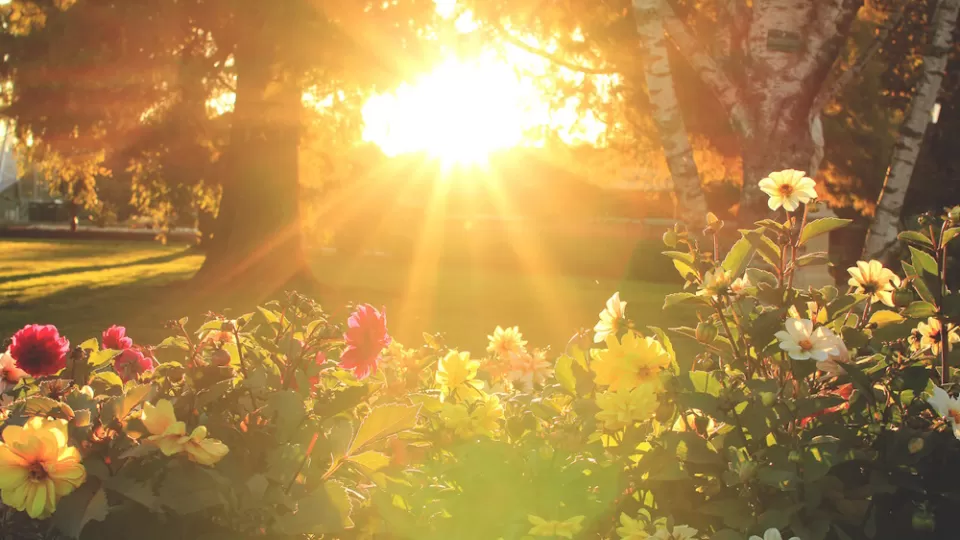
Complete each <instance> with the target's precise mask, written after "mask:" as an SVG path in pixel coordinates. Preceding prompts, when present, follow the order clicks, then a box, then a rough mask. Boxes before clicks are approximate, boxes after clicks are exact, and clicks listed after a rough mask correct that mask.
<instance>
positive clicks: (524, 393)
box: [0, 173, 960, 540]
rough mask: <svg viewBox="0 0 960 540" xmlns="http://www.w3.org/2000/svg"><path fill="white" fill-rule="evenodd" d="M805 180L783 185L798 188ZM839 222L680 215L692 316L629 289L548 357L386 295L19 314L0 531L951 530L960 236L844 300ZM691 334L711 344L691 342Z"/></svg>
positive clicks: (675, 234) (845, 534)
mask: <svg viewBox="0 0 960 540" xmlns="http://www.w3.org/2000/svg"><path fill="white" fill-rule="evenodd" d="M791 175H792V173H790V174H786V176H784V175H778V174H774V175H771V177H772V179H771V182H779V183H784V182H795V183H797V182H799V183H797V184H796V185H797V186H799V188H798V189H799V191H800V193H801V194H802V193H803V187H804V184H803V183H802V182H801V181H800V178H799V177H796V178H793V177H792V176H791ZM801 176H802V175H801ZM791 178H792V180H791ZM774 187H776V186H774ZM775 202H776V201H775ZM780 202H781V204H786V205H787V206H788V207H791V209H792V210H796V207H797V205H795V204H792V202H791V200H790V198H789V197H788V198H786V199H784V200H782V201H780ZM800 202H806V201H803V200H801V201H800ZM844 224H845V221H844V220H839V219H835V218H826V219H821V220H817V221H813V222H811V223H806V212H805V211H804V213H803V214H797V213H796V212H794V211H791V212H787V213H786V216H785V220H784V221H779V220H773V219H766V220H763V221H760V222H758V223H757V225H756V228H755V229H753V230H745V231H743V234H742V237H741V238H740V240H739V241H737V242H736V243H735V244H734V245H733V246H732V248H731V249H730V250H729V251H727V252H726V253H725V254H723V256H722V257H721V254H720V253H719V250H718V249H716V247H715V246H716V243H714V241H713V239H712V238H711V235H716V233H717V232H718V231H719V230H720V229H721V228H722V226H723V223H722V222H721V221H719V220H717V219H715V218H711V219H710V223H709V226H708V228H707V230H706V233H705V234H706V236H705V237H703V238H696V237H694V236H692V235H690V234H688V233H686V232H684V231H682V230H679V229H675V230H673V231H669V232H668V233H667V234H666V235H665V236H664V239H665V241H666V242H667V244H668V248H669V251H668V252H667V255H668V257H669V258H670V259H672V260H673V261H674V266H675V267H676V268H677V269H678V270H679V271H680V274H681V275H682V277H683V278H684V279H685V280H686V284H685V289H686V290H685V291H684V292H678V293H676V294H672V295H669V296H668V297H667V298H666V299H665V308H672V307H673V306H677V305H689V306H692V307H693V308H695V309H696V310H697V312H698V315H697V317H698V319H697V320H696V321H691V324H690V325H689V326H686V327H680V328H674V329H670V331H669V332H667V331H664V330H663V329H660V328H654V327H651V328H649V329H643V330H641V329H638V328H635V327H634V325H633V324H632V322H631V321H630V319H629V318H628V317H627V315H629V310H628V309H627V306H626V304H625V303H624V302H621V301H620V299H619V295H616V294H615V295H614V296H613V297H612V298H610V300H609V301H608V302H607V305H606V308H605V309H604V310H603V312H602V313H601V314H600V321H599V322H598V323H597V326H596V327H595V329H594V332H593V335H592V336H591V335H580V334H578V335H575V336H573V337H572V338H571V339H570V341H569V342H568V343H567V344H565V345H564V346H563V347H562V348H560V349H558V350H555V351H550V350H548V349H543V348H534V347H528V343H527V342H526V341H524V340H523V337H522V335H521V333H520V331H519V329H517V328H506V329H504V328H497V329H495V331H494V332H493V333H492V334H491V335H490V336H489V338H490V344H489V347H488V349H487V350H486V351H485V353H483V354H480V355H471V354H470V353H468V352H466V351H458V350H457V349H455V348H452V347H451V346H449V345H448V344H446V343H444V340H443V339H442V337H441V336H437V335H431V334H424V336H423V337H424V343H423V344H422V345H419V346H417V347H407V346H404V345H402V344H400V343H397V342H395V341H392V340H391V339H390V337H389V335H388V333H387V324H386V317H385V315H384V314H383V313H382V312H380V311H378V310H376V309H374V308H373V307H372V306H368V305H363V306H358V307H357V308H356V310H355V311H354V314H353V315H352V316H351V317H350V320H349V321H348V322H347V326H346V331H344V328H342V327H341V326H340V325H338V324H337V323H336V322H334V321H332V320H331V319H330V317H329V315H327V314H326V313H325V312H324V311H323V310H322V309H321V308H320V306H318V305H316V304H315V303H313V302H312V301H310V300H309V299H307V298H304V297H302V296H300V295H297V294H290V295H288V296H287V297H286V298H285V299H284V300H283V301H281V302H274V303H271V304H268V305H266V306H263V307H261V308H259V309H258V310H257V311H255V312H253V313H248V314H244V315H242V316H239V317H236V318H227V317H225V316H222V315H217V314H211V315H210V316H209V317H208V318H207V320H205V321H203V322H202V323H201V324H200V325H199V326H197V327H193V329H192V330H190V329H188V328H191V327H190V326H188V321H187V320H185V319H184V320H180V321H176V322H174V323H172V324H171V330H172V334H173V335H172V336H171V337H170V338H168V339H166V340H164V341H163V342H162V343H160V344H159V345H157V346H156V347H139V346H137V345H136V344H134V343H133V341H132V340H131V339H130V338H129V337H128V336H126V335H125V332H124V331H123V329H122V328H118V327H114V328H111V329H108V330H107V331H105V332H104V335H103V336H102V339H99V340H98V339H92V340H88V341H86V342H83V343H82V344H80V346H78V347H75V348H72V349H71V348H70V347H69V345H68V343H67V341H66V339H65V338H63V337H62V336H60V335H59V334H58V333H57V331H56V329H55V328H53V327H40V326H28V327H26V328H24V329H23V330H21V331H20V332H18V333H17V334H16V335H15V336H14V337H13V340H12V343H11V346H10V349H9V352H8V354H7V355H5V356H4V357H3V363H2V375H3V377H2V379H0V381H2V382H0V393H2V394H3V396H4V404H3V409H2V410H3V425H4V428H3V432H2V438H3V444H2V445H0V493H2V500H3V502H4V504H6V505H7V507H6V508H4V509H2V510H0V523H3V524H5V525H4V529H3V531H4V532H6V531H7V530H14V531H18V530H22V531H26V532H22V533H15V536H16V537H18V538H28V537H29V536H27V535H28V534H43V532H42V531H43V530H44V529H45V528H46V524H45V523H42V524H41V523H40V522H39V521H38V520H44V519H48V518H49V520H50V521H49V523H50V525H52V526H53V527H55V528H56V529H57V531H59V534H61V535H63V536H67V537H80V536H82V537H84V538H101V537H104V538H127V537H137V538H145V539H151V538H203V539H219V538H223V539H227V538H231V539H233V538H248V537H250V538H253V537H259V538H295V537H308V536H311V535H312V536H313V537H317V536H323V537H330V538H375V537H376V538H416V539H434V538H436V539H441V538H442V539H448V538H463V539H473V538H476V539H484V540H486V539H490V538H504V539H507V538H540V537H560V538H571V539H572V538H627V539H641V538H648V537H653V538H660V539H669V538H673V539H692V538H713V539H719V540H736V539H739V540H746V539H747V538H753V537H754V536H761V535H762V536H763V537H764V538H765V539H766V540H770V539H772V538H781V537H783V538H790V537H793V536H796V537H799V538H801V539H803V540H821V539H827V538H829V539H838V540H846V539H857V540H860V539H866V538H880V539H887V538H890V539H895V538H955V537H956V535H955V533H954V531H955V530H956V527H957V525H958V523H957V520H958V518H957V515H956V514H957V512H956V511H955V510H956V508H957V504H958V500H960V441H958V440H957V439H958V438H960V401H958V400H957V399H955V398H951V397H950V395H949V394H948V392H949V391H951V390H952V387H953V386H955V385H956V381H957V370H956V368H953V367H950V366H951V365H953V364H955V360H956V358H955V357H956V355H955V354H954V351H952V350H951V349H952V347H951V343H952V342H953V341H955V340H957V333H956V329H955V326H954V324H955V323H956V322H957V319H958V318H960V302H958V301H957V298H958V296H957V295H956V294H955V293H953V292H950V291H947V290H946V289H945V287H944V286H943V282H942V281H943V280H942V276H943V269H942V268H941V261H943V260H944V258H943V256H944V251H945V249H946V248H945V246H946V244H947V243H948V242H949V241H950V240H952V239H953V238H954V237H956V236H957V234H958V233H960V228H957V227H954V221H953V220H951V219H950V218H949V217H944V218H943V219H941V220H940V221H939V222H938V223H936V224H934V225H935V227H934V228H927V230H928V231H934V233H929V232H928V233H926V234H924V233H912V232H911V233H905V234H904V235H903V237H902V239H903V241H904V242H906V243H908V244H909V245H910V248H909V251H910V258H909V260H906V261H904V262H903V264H902V266H903V270H904V272H905V277H904V278H903V279H901V278H899V277H897V276H896V275H894V274H893V272H891V271H890V270H889V269H886V268H883V266H882V265H881V264H880V263H879V262H876V261H862V262H860V263H858V265H857V266H856V267H853V268H851V269H850V276H851V279H850V287H849V290H848V291H840V290H838V289H837V288H836V287H833V286H826V287H823V288H820V289H809V290H806V291H801V290H797V289H794V288H793V287H792V283H793V279H794V275H795V273H796V272H797V270H798V269H800V268H802V267H804V266H808V265H813V264H820V263H823V262H824V261H825V260H826V258H825V256H824V255H823V254H805V255H802V256H801V255H800V251H801V248H802V246H803V244H804V243H805V242H806V241H807V240H809V239H810V238H812V237H814V236H817V235H820V234H826V233H828V232H829V231H831V230H834V229H836V228H838V227H841V226H843V225H844ZM944 328H946V329H947V330H946V331H945V332H944V331H942V330H941V329H944ZM672 337H673V338H678V339H688V340H691V342H693V343H695V344H697V346H698V347H699V350H700V352H699V353H698V354H696V355H695V357H693V358H684V359H678V358H677V357H676V355H675V353H674V347H673V345H672V340H671V338H672ZM681 366H687V367H683V368H682V367H681ZM7 527H11V528H10V529H8V528H7ZM13 527H22V529H16V528H13ZM37 531H40V532H37Z"/></svg>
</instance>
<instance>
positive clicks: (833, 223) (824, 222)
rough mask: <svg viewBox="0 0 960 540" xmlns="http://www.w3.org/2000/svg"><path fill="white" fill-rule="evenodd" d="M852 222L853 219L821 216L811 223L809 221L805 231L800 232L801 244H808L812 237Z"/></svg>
mask: <svg viewBox="0 0 960 540" xmlns="http://www.w3.org/2000/svg"><path fill="white" fill-rule="evenodd" d="M850 223H853V220H852V219H841V218H834V217H826V218H820V219H817V220H814V221H811V222H810V223H807V225H806V227H804V228H803V231H801V232H800V245H801V246H802V245H803V244H806V243H807V242H808V241H810V239H812V238H816V237H817V236H820V235H821V234H826V233H828V232H830V231H834V230H837V229H839V228H841V227H846V226H847V225H849V224H850Z"/></svg>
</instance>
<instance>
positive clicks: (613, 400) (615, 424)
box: [597, 381, 660, 431]
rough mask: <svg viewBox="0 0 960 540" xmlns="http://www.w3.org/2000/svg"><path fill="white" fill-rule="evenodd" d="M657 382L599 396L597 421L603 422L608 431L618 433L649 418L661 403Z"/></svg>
mask: <svg viewBox="0 0 960 540" xmlns="http://www.w3.org/2000/svg"><path fill="white" fill-rule="evenodd" d="M658 383H659V381H657V382H653V381H650V382H645V383H642V384H640V385H639V386H637V387H636V388H634V389H633V390H627V389H626V388H621V389H620V390H617V391H615V392H614V391H610V390H608V391H606V392H604V393H602V394H600V395H598V396H597V406H598V407H600V412H598V413H597V420H600V421H601V422H603V425H604V427H605V428H606V429H608V430H611V431H616V430H618V429H620V428H623V427H626V426H629V425H632V424H633V423H634V422H639V421H641V420H645V419H647V418H649V417H650V416H651V415H652V414H653V413H654V411H656V409H657V406H658V405H659V402H658V401H657V391H658V390H659V389H660V385H659V384H658Z"/></svg>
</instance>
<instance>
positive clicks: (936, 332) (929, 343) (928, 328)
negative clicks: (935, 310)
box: [917, 317, 960, 355]
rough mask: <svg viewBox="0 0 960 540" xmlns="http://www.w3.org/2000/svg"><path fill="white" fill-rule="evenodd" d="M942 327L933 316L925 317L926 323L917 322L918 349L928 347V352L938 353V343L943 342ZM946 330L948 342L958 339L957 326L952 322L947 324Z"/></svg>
mask: <svg viewBox="0 0 960 540" xmlns="http://www.w3.org/2000/svg"><path fill="white" fill-rule="evenodd" d="M942 330H943V327H942V326H940V321H939V320H938V319H936V318H934V317H930V318H928V319H927V322H926V323H919V324H917V332H918V333H919V334H920V344H919V350H924V349H930V353H931V354H934V355H937V354H940V345H941V344H942V343H943V335H942V333H943V332H942ZM947 332H948V333H949V335H950V338H949V339H950V343H957V342H958V341H960V335H957V328H956V327H955V326H954V325H952V324H949V323H948V324H947Z"/></svg>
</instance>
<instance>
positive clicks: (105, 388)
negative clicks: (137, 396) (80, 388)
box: [90, 371, 123, 396]
mask: <svg viewBox="0 0 960 540" xmlns="http://www.w3.org/2000/svg"><path fill="white" fill-rule="evenodd" d="M90 386H91V387H92V388H93V392H94V393H95V394H96V395H98V396H99V395H100V394H107V393H110V391H111V390H113V389H116V388H117V387H119V388H120V389H122V388H123V381H122V380H121V379H120V376H119V375H117V374H116V373H114V372H112V371H101V372H100V373H97V374H96V375H94V376H93V379H92V380H91V381H90Z"/></svg>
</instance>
